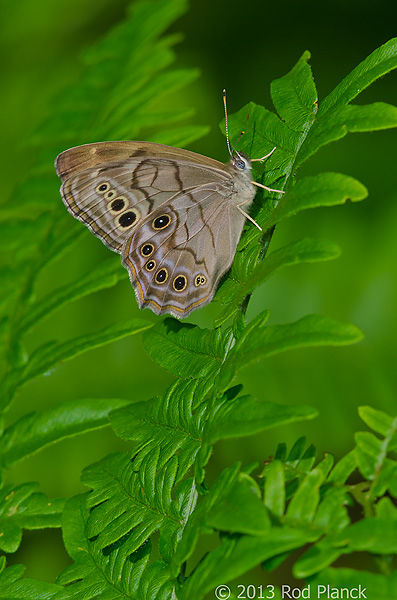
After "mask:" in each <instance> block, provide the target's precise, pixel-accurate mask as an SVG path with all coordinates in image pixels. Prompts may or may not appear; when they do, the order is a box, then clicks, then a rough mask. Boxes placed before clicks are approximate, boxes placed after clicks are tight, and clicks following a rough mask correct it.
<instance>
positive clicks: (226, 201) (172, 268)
mask: <svg viewBox="0 0 397 600" xmlns="http://www.w3.org/2000/svg"><path fill="white" fill-rule="evenodd" d="M230 195H231V191H230V187H229V188H228V187H226V186H225V185H219V184H214V183H212V184H207V185H201V186H198V187H196V188H194V189H193V190H192V191H190V192H182V193H180V194H179V195H178V196H177V197H175V198H174V199H173V201H172V202H171V203H169V204H167V205H165V206H162V207H161V208H160V209H158V210H156V211H154V212H152V213H150V214H149V215H148V217H147V218H146V219H145V221H144V222H143V223H142V225H141V226H140V227H139V229H138V230H137V231H136V232H135V233H134V235H132V236H131V237H130V238H129V240H128V241H127V243H126V244H125V245H124V247H123V252H122V261H123V264H124V265H125V267H126V268H127V269H128V272H129V274H130V279H131V282H132V285H133V286H134V288H135V292H136V296H137V301H138V304H139V306H140V307H141V308H144V307H146V306H149V307H150V308H151V309H152V310H153V311H154V312H155V313H156V314H160V313H164V312H167V313H170V314H171V315H173V316H175V317H177V318H181V317H187V316H188V315H189V314H190V313H191V312H192V311H193V310H195V309H196V308H199V307H200V306H204V305H205V304H208V303H209V302H210V301H211V300H212V298H213V296H214V294H215V291H216V286H217V284H218V282H219V279H220V278H221V277H222V275H223V274H224V273H225V272H226V271H227V270H228V269H229V267H230V265H231V263H232V261H233V257H234V254H235V251H236V247H237V244H238V241H239V239H240V235H241V231H242V228H243V225H244V217H243V216H242V215H241V214H240V213H239V212H238V211H237V210H236V208H235V205H233V204H232V203H231V202H230Z"/></svg>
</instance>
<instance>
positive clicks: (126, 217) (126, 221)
mask: <svg viewBox="0 0 397 600" xmlns="http://www.w3.org/2000/svg"><path fill="white" fill-rule="evenodd" d="M135 221H136V214H135V213H134V212H132V210H129V211H128V212H125V213H123V214H122V215H120V217H119V224H120V225H121V227H130V226H131V225H132V224H133V223H135Z"/></svg>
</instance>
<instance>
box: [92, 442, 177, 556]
mask: <svg viewBox="0 0 397 600" xmlns="http://www.w3.org/2000/svg"><path fill="white" fill-rule="evenodd" d="M158 456H159V452H157V456H155V455H153V456H150V457H148V460H146V461H145V463H144V469H142V468H141V470H140V472H137V470H136V465H135V464H134V461H133V460H132V459H131V458H130V456H129V455H128V454H126V453H117V454H112V455H110V456H108V457H106V458H105V459H103V460H102V461H100V462H98V463H96V464H94V465H91V466H90V467H87V468H86V469H85V470H84V472H83V475H82V482H83V483H84V484H85V485H87V486H89V487H90V488H91V489H92V491H91V493H90V494H89V495H88V496H87V500H86V502H87V506H88V507H89V509H90V516H89V518H88V519H87V523H86V531H87V535H88V537H89V538H95V547H97V548H101V549H105V548H109V547H112V546H113V545H114V544H117V543H122V545H123V553H124V554H125V557H128V556H129V555H130V554H131V553H133V552H136V551H137V550H138V549H139V548H140V547H141V545H142V544H144V543H145V541H146V540H147V539H148V538H149V537H150V535H151V534H153V533H154V532H155V531H160V538H161V537H162V533H163V530H165V531H166V535H165V536H164V537H165V538H166V543H165V544H161V545H160V548H161V549H162V550H164V551H166V553H167V554H169V553H170V552H171V551H172V550H174V548H173V545H174V544H175V541H176V539H177V538H178V536H179V535H180V531H181V527H182V521H183V518H182V517H183V515H182V514H181V512H180V506H181V505H182V504H183V503H182V502H181V501H178V502H175V501H174V500H173V498H172V495H171V492H172V489H173V486H174V484H175V480H176V474H177V468H178V463H177V460H176V458H175V457H173V458H171V459H170V460H169V461H168V462H167V463H166V464H165V465H164V466H160V465H159V463H158ZM156 459H157V460H156ZM171 540H173V542H171V543H170V541H171ZM163 558H166V559H169V556H163Z"/></svg>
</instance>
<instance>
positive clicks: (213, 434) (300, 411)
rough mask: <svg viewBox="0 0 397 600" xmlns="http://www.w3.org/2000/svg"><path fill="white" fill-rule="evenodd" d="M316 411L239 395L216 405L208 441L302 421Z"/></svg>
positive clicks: (307, 407)
mask: <svg viewBox="0 0 397 600" xmlns="http://www.w3.org/2000/svg"><path fill="white" fill-rule="evenodd" d="M316 416H317V411H316V410H315V409H313V408H311V407H309V406H284V405H279V404H274V403H272V402H266V401H264V400H262V399H256V398H252V397H251V396H238V397H237V398H236V399H234V400H229V401H226V402H224V403H223V405H222V406H219V410H218V412H217V415H216V417H215V418H214V420H213V423H212V424H210V425H209V427H208V440H209V442H210V443H214V442H216V441H218V440H221V439H227V438H231V437H243V436H247V435H253V434H255V433H259V432H260V431H265V430H266V429H270V428H272V427H277V426H279V425H285V424H287V423H291V422H294V421H298V420H301V419H314V418H315V417H316Z"/></svg>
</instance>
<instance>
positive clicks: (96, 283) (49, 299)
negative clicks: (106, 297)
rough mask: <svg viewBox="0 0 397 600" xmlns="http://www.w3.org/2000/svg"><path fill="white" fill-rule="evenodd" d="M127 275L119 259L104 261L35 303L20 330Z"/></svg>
mask: <svg viewBox="0 0 397 600" xmlns="http://www.w3.org/2000/svg"><path fill="white" fill-rule="evenodd" d="M126 277H127V272H126V271H125V270H124V269H123V268H122V267H121V265H120V262H119V261H118V260H117V259H111V260H107V261H105V262H103V263H102V264H100V265H99V267H97V268H95V269H92V270H91V271H90V272H89V273H87V274H86V275H84V276H83V277H80V278H79V279H78V280H77V281H75V282H74V283H68V284H67V285H65V286H62V287H61V288H58V289H57V290H55V291H54V290H53V291H51V293H50V294H48V295H47V296H46V297H45V298H44V299H42V300H40V301H38V302H36V303H35V304H33V305H32V306H31V307H30V310H29V312H28V313H27V314H26V315H25V318H24V319H22V321H21V323H20V324H19V331H20V332H21V333H24V334H25V333H26V332H27V331H28V330H29V329H30V328H32V327H34V326H35V325H37V323H38V322H39V321H41V320H43V319H45V318H47V317H48V316H49V315H51V314H52V313H54V312H56V311H57V310H59V309H60V308H62V307H63V306H66V305H67V304H69V303H70V302H74V300H78V299H79V298H84V297H85V296H88V295H89V294H92V293H94V292H97V291H99V290H103V289H106V288H110V287H113V286H114V285H116V283H118V281H120V279H125V278H126Z"/></svg>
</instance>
